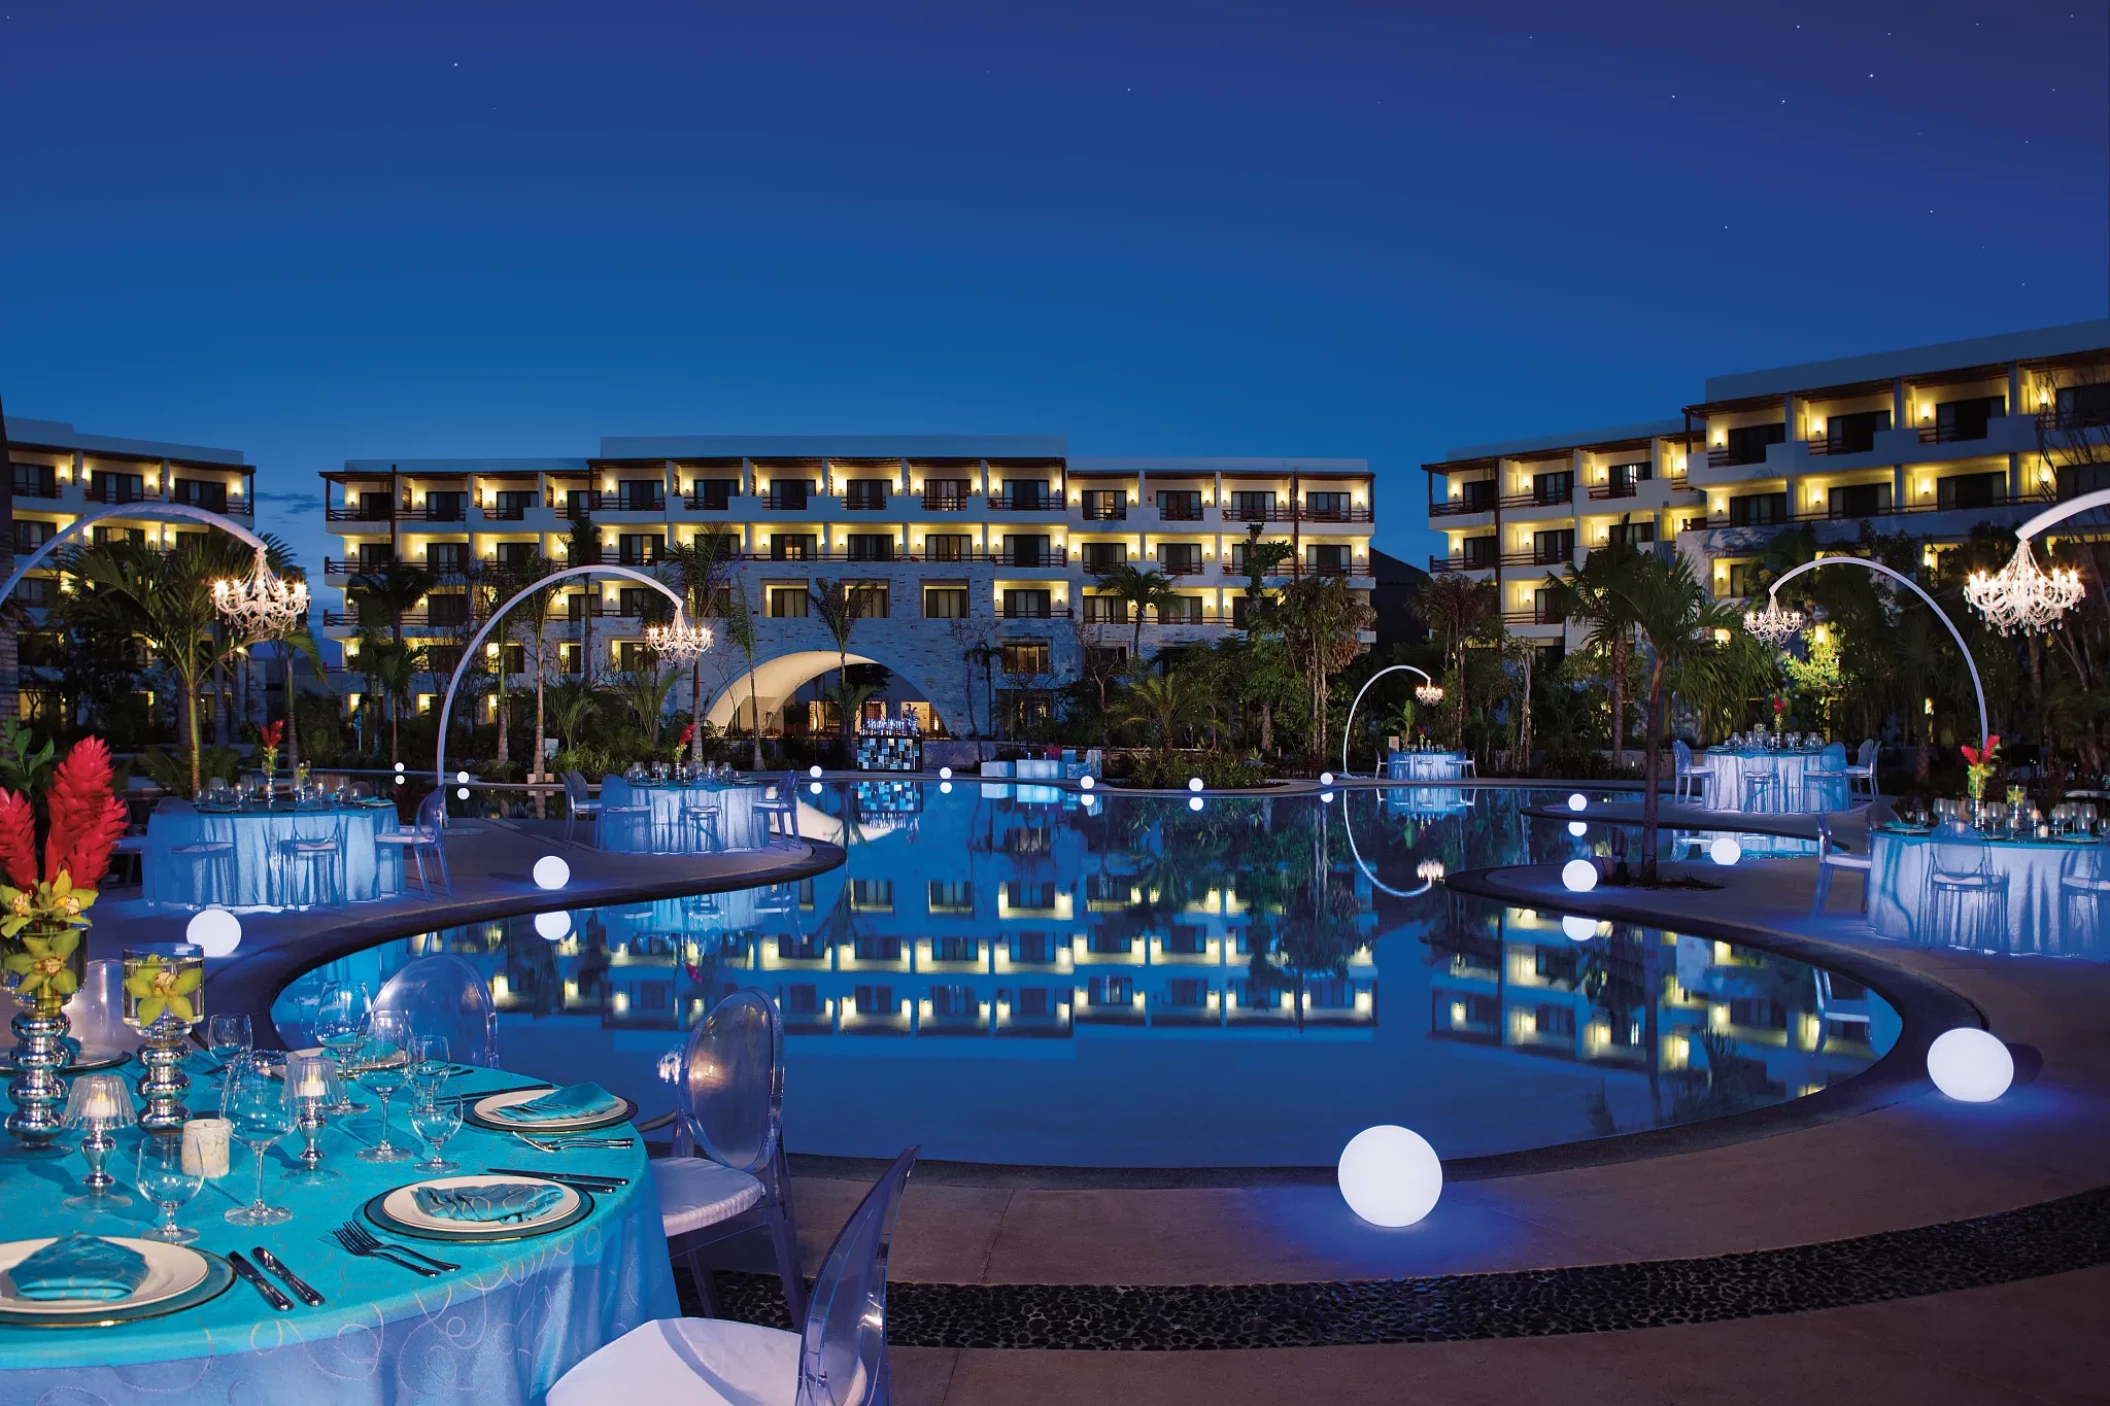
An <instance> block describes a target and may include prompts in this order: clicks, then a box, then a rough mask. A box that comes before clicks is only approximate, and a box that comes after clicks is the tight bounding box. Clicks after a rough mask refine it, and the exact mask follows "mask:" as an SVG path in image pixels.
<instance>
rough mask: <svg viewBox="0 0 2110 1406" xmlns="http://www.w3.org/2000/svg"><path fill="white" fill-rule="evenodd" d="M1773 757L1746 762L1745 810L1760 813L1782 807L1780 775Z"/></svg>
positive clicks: (1754, 813) (1755, 813)
mask: <svg viewBox="0 0 2110 1406" xmlns="http://www.w3.org/2000/svg"><path fill="white" fill-rule="evenodd" d="M1774 766H1775V763H1774V761H1773V759H1772V758H1771V757H1768V758H1766V759H1765V760H1764V761H1757V760H1747V761H1745V763H1744V797H1743V800H1744V810H1745V811H1746V812H1747V813H1749V814H1752V815H1760V814H1764V813H1767V812H1770V811H1773V810H1777V809H1779V807H1780V784H1779V783H1780V777H1779V775H1778V773H1776V772H1775V771H1774Z"/></svg>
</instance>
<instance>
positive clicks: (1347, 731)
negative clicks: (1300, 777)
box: [1341, 664, 1436, 776]
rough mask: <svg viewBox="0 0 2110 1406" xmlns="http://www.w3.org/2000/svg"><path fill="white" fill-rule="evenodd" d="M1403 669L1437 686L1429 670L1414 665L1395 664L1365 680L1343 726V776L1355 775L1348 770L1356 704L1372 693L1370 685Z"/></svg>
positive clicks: (1350, 705) (1349, 706) (1356, 693)
mask: <svg viewBox="0 0 2110 1406" xmlns="http://www.w3.org/2000/svg"><path fill="white" fill-rule="evenodd" d="M1401 669H1407V670H1411V671H1412V672H1414V673H1417V674H1419V675H1421V676H1422V678H1424V679H1427V680H1428V682H1429V686H1430V687H1432V688H1433V687H1434V686H1435V684H1436V680H1434V679H1431V678H1429V671H1428V670H1426V669H1422V668H1417V667H1415V666H1414V665H1412V664H1393V665H1390V666H1388V667H1386V668H1383V669H1379V670H1378V671H1377V672H1376V673H1374V674H1372V675H1371V676H1370V677H1369V678H1367V679H1365V680H1363V686H1362V687H1361V688H1359V689H1357V690H1356V691H1355V703H1350V704H1349V705H1348V721H1347V722H1345V723H1343V724H1341V775H1343V776H1352V775H1354V773H1353V772H1351V771H1349V770H1348V743H1349V740H1350V739H1351V738H1353V737H1354V736H1355V709H1356V704H1357V703H1361V702H1362V701H1363V695H1364V694H1366V693H1368V692H1369V691H1370V685H1372V684H1374V683H1376V682H1377V681H1378V680H1379V679H1381V678H1383V677H1384V676H1385V675H1387V674H1396V673H1398V672H1399V671H1400V670H1401ZM1371 775H1373V776H1374V775H1376V773H1375V772H1372V773H1371Z"/></svg>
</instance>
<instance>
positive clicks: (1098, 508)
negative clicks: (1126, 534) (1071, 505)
mask: <svg viewBox="0 0 2110 1406" xmlns="http://www.w3.org/2000/svg"><path fill="white" fill-rule="evenodd" d="M1083 516H1084V520H1085V521H1086V522H1126V521H1128V505H1127V504H1126V503H1119V504H1115V503H1094V504H1091V505H1089V506H1087V507H1086V508H1085V509H1084V514H1083Z"/></svg>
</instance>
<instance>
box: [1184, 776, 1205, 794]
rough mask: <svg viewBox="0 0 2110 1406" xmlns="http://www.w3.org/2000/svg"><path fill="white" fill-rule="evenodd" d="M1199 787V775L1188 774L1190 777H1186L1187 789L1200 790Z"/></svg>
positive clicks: (1200, 783)
mask: <svg viewBox="0 0 2110 1406" xmlns="http://www.w3.org/2000/svg"><path fill="white" fill-rule="evenodd" d="M1201 788H1202V779H1201V778H1200V777H1199V776H1190V777H1188V778H1187V789H1188V790H1190V791H1199V790H1201Z"/></svg>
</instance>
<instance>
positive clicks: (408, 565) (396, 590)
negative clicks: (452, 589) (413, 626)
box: [351, 557, 440, 644]
mask: <svg viewBox="0 0 2110 1406" xmlns="http://www.w3.org/2000/svg"><path fill="white" fill-rule="evenodd" d="M439 583H440V578H439V577H437V576H435V575H434V574H433V573H432V572H430V571H427V570H426V569H425V568H424V567H422V566H419V565H417V564H416V563H415V562H407V561H397V560H396V559H394V558H393V557H391V558H390V559H389V560H387V561H385V562H383V563H381V565H380V566H378V567H376V568H374V569H373V570H371V571H362V572H360V573H359V574H358V575H356V576H354V577H353V578H352V579H351V589H352V590H354V591H356V592H358V594H359V599H360V604H361V605H362V606H365V605H369V604H370V605H371V606H372V608H373V611H374V613H375V614H378V615H380V616H381V617H382V618H384V619H386V620H387V621H388V637H389V638H390V639H391V640H394V641H395V642H397V643H398V644H400V643H402V641H403V616H404V614H405V612H407V611H409V610H410V609H411V608H412V607H413V606H415V605H416V604H417V603H418V602H419V601H421V600H423V599H425V597H426V596H428V595H430V594H431V593H432V588H433V587H434V586H437V585H438V584H439ZM359 614H360V623H361V624H365V623H367V619H366V616H367V611H366V610H364V609H362V610H361V611H360V612H359Z"/></svg>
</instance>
